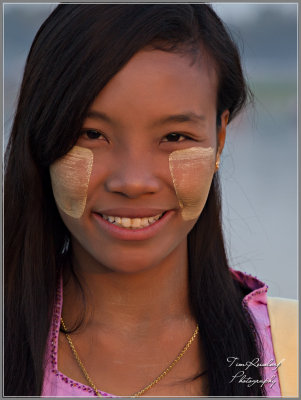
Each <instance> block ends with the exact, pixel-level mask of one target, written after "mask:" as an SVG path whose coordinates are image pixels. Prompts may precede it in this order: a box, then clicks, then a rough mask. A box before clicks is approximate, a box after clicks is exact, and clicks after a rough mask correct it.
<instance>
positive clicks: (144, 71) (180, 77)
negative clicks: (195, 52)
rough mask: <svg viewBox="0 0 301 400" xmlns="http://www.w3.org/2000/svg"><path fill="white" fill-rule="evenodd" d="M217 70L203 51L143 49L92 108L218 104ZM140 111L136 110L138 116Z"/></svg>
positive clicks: (206, 107)
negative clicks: (182, 51) (198, 52)
mask: <svg viewBox="0 0 301 400" xmlns="http://www.w3.org/2000/svg"><path fill="white" fill-rule="evenodd" d="M216 94H217V74H216V70H215V66H214V62H213V61H212V60H211V59H210V58H209V56H206V54H204V55H203V54H201V55H199V56H198V57H197V59H196V60H194V61H192V56H191V55H190V54H184V53H183V54H178V53H171V52H166V51H162V50H150V49H144V50H141V51H139V52H138V53H136V54H135V55H134V56H133V57H132V58H131V59H130V61H129V62H128V63H127V64H126V65H125V66H124V67H123V68H122V69H121V70H120V71H119V72H118V73H117V74H116V75H115V76H114V77H113V78H112V79H111V80H110V81H109V82H108V84H107V85H106V86H105V87H104V89H103V90H102V91H101V92H100V93H99V95H98V97H97V98H96V100H95V101H94V103H93V104H92V107H91V108H94V109H95V108H96V109H97V108H100V109H102V108H106V111H107V112H110V111H111V112H112V111H114V113H116V111H118V110H121V109H122V108H123V109H124V110H127V112H128V116H130V114H131V112H133V113H134V114H135V113H139V112H140V113H141V112H142V111H147V112H149V113H154V114H155V113H157V112H158V109H160V110H161V111H162V112H163V111H165V112H166V113H168V112H169V111H170V112H171V111H172V112H174V111H176V109H178V111H184V110H185V109H187V110H190V111H193V112H196V113H198V112H199V111H200V109H201V110H202V111H203V112H206V110H207V111H209V108H211V109H212V108H213V109H214V110H215V108H216ZM137 115H139V114H136V117H137Z"/></svg>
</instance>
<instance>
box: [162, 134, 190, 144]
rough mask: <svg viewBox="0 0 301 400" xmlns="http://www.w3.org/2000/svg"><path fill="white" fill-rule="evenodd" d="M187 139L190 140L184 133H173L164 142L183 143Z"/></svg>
mask: <svg viewBox="0 0 301 400" xmlns="http://www.w3.org/2000/svg"><path fill="white" fill-rule="evenodd" d="M185 139H188V137H187V136H185V135H183V134H182V133H177V132H173V133H169V134H168V135H166V136H165V137H164V138H163V140H162V142H182V141H183V140H185Z"/></svg>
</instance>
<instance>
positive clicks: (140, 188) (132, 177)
mask: <svg viewBox="0 0 301 400" xmlns="http://www.w3.org/2000/svg"><path fill="white" fill-rule="evenodd" d="M115 165H116V166H115V168H114V170H113V171H112V173H111V174H110V176H108V178H107V179H106V182H105V186H106V190H107V191H109V192H111V193H118V194H121V195H123V196H125V197H128V198H131V199H134V198H138V197H140V196H143V195H145V194H154V193H157V192H158V191H159V190H160V186H161V184H160V179H159V177H158V176H157V174H156V172H155V169H156V166H155V163H154V160H153V157H152V156H151V154H145V153H144V154H140V153H139V154H137V153H136V154H133V153H132V152H131V153H130V154H128V155H126V154H123V156H122V157H118V161H117V162H116V161H115Z"/></svg>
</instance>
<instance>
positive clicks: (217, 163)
mask: <svg viewBox="0 0 301 400" xmlns="http://www.w3.org/2000/svg"><path fill="white" fill-rule="evenodd" d="M219 163H220V160H219V159H218V160H216V161H215V170H216V171H217V170H218V169H219Z"/></svg>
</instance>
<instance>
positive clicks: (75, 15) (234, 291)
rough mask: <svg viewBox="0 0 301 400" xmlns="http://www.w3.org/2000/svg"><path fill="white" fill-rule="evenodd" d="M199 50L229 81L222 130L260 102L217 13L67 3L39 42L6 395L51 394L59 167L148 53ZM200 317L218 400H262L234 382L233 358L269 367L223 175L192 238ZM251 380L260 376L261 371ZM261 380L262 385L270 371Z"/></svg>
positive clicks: (14, 261) (11, 197)
mask: <svg viewBox="0 0 301 400" xmlns="http://www.w3.org/2000/svg"><path fill="white" fill-rule="evenodd" d="M149 45H150V46H153V48H157V49H161V50H164V51H170V52H180V51H183V49H184V51H186V52H187V53H190V54H192V53H193V52H195V51H196V49H198V51H199V52H200V51H201V50H200V49H201V48H202V51H204V52H205V53H207V54H208V55H209V56H210V57H211V58H212V60H213V61H214V63H215V67H216V70H217V75H218V82H219V84H218V93H217V125H218V124H219V123H220V119H219V117H220V114H221V113H222V112H223V111H224V110H226V109H227V110H229V111H230V118H229V121H231V120H232V119H233V118H234V117H235V115H236V114H237V113H238V112H239V111H240V109H241V108H242V107H243V106H244V105H245V103H246V100H247V98H248V88H247V85H246V82H245V79H244V76H243V73H242V68H241V64H240V58H239V54H238V51H237V48H236V46H235V44H234V43H233V41H232V40H231V38H230V36H229V34H228V32H227V30H226V28H225V26H224V25H223V23H222V22H221V20H220V19H219V18H218V17H217V15H216V14H215V13H214V11H213V10H212V8H211V6H209V5H206V4H199V5H196V4H194V5H190V4H180V5H176V4H173V5H167V4H165V5H163V4H128V5H124V4H85V5H83V4H65V5H59V6H58V7H57V8H56V9H55V10H54V11H53V13H52V14H51V15H50V16H49V18H48V19H47V20H46V21H45V22H44V24H43V25H42V26H41V28H40V30H39V31H38V33H37V35H36V37H35V39H34V42H33V44H32V47H31V50H30V53H29V55H28V59H27V63H26V67H25V72H24V77H23V81H22V86H21V90H20V95H19V101H18V107H17V110H16V114H15V119H14V124H13V128H12V132H11V136H10V140H9V143H8V148H7V152H6V160H5V165H6V166H5V192H4V194H5V203H4V207H5V242H4V244H5V253H4V261H5V287H4V290H5V292H4V298H5V320H4V321H5V337H4V340H5V361H4V372H5V374H4V375H5V381H4V384H5V386H4V390H5V395H15V396H16V395H23V396H24V395H27V396H30V395H40V394H41V389H42V382H43V363H44V354H45V348H46V342H47V336H48V331H49V328H50V323H51V317H52V310H53V306H54V301H55V300H54V299H55V292H56V283H57V277H58V275H59V274H60V272H61V271H62V269H63V268H64V267H66V265H67V264H68V263H69V258H70V255H69V254H68V252H67V253H66V252H64V251H63V249H64V248H65V246H66V243H67V241H68V240H69V232H68V230H67V229H66V227H65V226H64V224H63V222H62V220H61V218H60V216H59V213H58V211H57V208H56V205H55V202H54V198H53V194H52V188H51V183H50V178H49V165H50V164H51V163H53V162H54V161H55V160H56V159H57V158H59V157H61V156H63V155H64V154H66V153H67V152H68V151H69V150H70V149H71V148H72V147H73V146H74V144H75V143H76V141H77V139H78V137H79V135H80V130H81V126H82V123H83V120H84V118H85V115H86V112H87V110H88V107H89V106H90V104H91V103H92V102H93V100H94V99H95V97H96V96H97V95H98V94H99V92H100V91H101V90H102V89H103V88H104V86H105V85H106V84H107V83H108V82H109V80H110V79H111V78H112V77H113V76H114V75H115V74H116V73H117V72H118V71H119V70H120V69H121V68H122V67H123V66H124V65H125V64H126V63H127V62H128V61H129V60H130V59H131V57H132V56H133V55H134V54H135V53H136V52H138V51H139V50H140V49H142V48H144V47H145V46H149ZM188 249H189V284H190V291H189V293H190V304H191V309H192V312H193V313H194V315H195V318H196V320H197V322H198V324H199V327H200V340H201V341H202V344H203V348H204V351H205V357H206V363H207V367H208V372H207V373H208V381H209V395H262V394H264V389H261V388H260V387H259V386H258V385H257V386H256V385H253V386H251V387H247V385H242V384H237V383H235V382H232V383H230V381H231V377H232V375H233V374H234V372H233V370H231V368H229V367H228V366H227V363H226V359H227V357H229V356H236V357H239V359H240V360H241V361H242V362H244V361H247V360H253V359H254V358H255V357H257V356H260V354H261V349H260V348H259V341H258V338H257V336H256V332H255V331H254V324H253V322H252V318H251V315H249V314H248V311H247V310H246V309H244V308H243V306H242V298H243V295H244V291H243V288H242V287H240V286H239V284H238V283H237V282H235V281H234V280H233V278H232V276H231V274H230V271H229V266H228V261H227V257H226V252H225V248H224V240H223V234H222V227H221V203H220V190H219V184H218V174H215V176H214V179H213V182H212V185H211V189H210V193H209V196H208V199H207V202H206V205H205V208H204V210H203V212H202V214H201V216H200V217H199V220H198V222H197V223H196V225H195V226H194V228H193V229H192V231H191V232H190V234H189V236H188ZM250 370H251V369H250ZM250 374H251V375H252V377H253V378H254V379H260V371H259V370H258V369H257V368H253V370H252V371H250Z"/></svg>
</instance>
